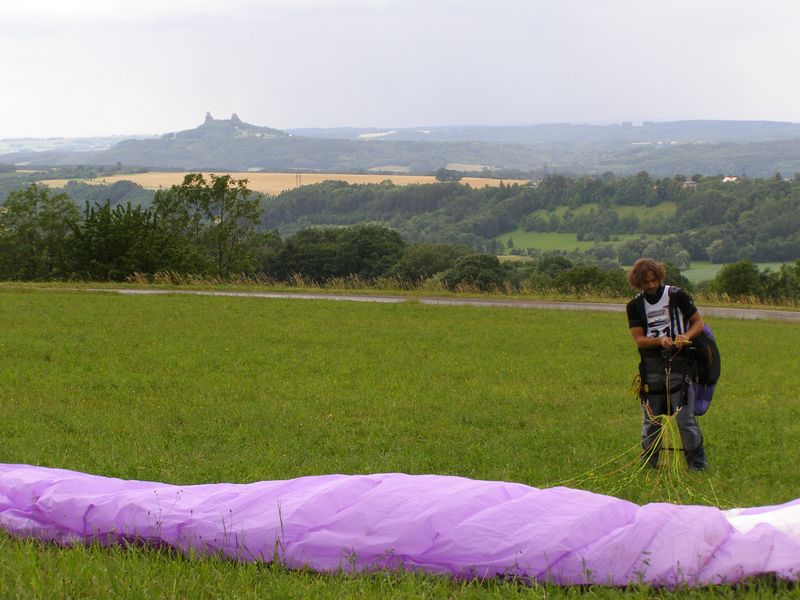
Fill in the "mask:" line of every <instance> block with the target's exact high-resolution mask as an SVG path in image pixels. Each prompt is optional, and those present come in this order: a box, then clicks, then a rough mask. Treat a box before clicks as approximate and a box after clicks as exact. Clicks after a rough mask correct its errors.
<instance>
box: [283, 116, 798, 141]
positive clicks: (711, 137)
mask: <svg viewBox="0 0 800 600" xmlns="http://www.w3.org/2000/svg"><path fill="white" fill-rule="evenodd" d="M288 131H289V133H293V134H295V135H303V136H307V137H317V138H337V139H351V140H356V139H375V140H381V141H393V140H407V141H408V140H410V141H427V142H489V143H493V144H498V143H502V144H526V145H539V144H564V143H571V144H579V143H599V144H608V145H629V144H643V143H648V142H649V143H653V144H658V143H659V142H660V143H662V144H687V143H720V142H766V141H772V140H785V139H797V138H800V123H787V122H778V121H700V120H698V121H667V122H656V121H645V122H643V123H641V124H638V125H634V124H633V123H617V124H613V125H586V124H571V123H551V124H545V125H520V126H458V127H412V128H398V129H395V128H383V129H378V128H374V127H368V128H355V127H338V128H330V129H320V128H317V129H310V128H309V129H290V130H288Z"/></svg>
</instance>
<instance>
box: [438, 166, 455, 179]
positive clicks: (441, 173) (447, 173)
mask: <svg viewBox="0 0 800 600" xmlns="http://www.w3.org/2000/svg"><path fill="white" fill-rule="evenodd" d="M460 180H461V173H460V172H459V171H453V170H452V169H445V168H444V167H442V168H441V169H437V170H436V181H460Z"/></svg>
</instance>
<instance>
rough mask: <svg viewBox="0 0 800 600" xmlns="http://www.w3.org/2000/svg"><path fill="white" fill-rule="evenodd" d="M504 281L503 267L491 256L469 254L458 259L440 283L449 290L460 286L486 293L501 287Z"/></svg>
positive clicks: (495, 257)
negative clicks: (470, 287) (474, 288)
mask: <svg viewBox="0 0 800 600" xmlns="http://www.w3.org/2000/svg"><path fill="white" fill-rule="evenodd" d="M504 280H505V272H504V271H503V265H501V264H500V261H499V260H498V258H497V256H494V255H492V254H470V255H469V256H462V257H461V258H459V259H458V260H457V261H456V263H455V265H453V268H452V269H449V270H448V271H447V272H445V274H444V277H443V278H442V281H443V282H444V284H445V286H447V288H448V289H450V290H456V289H458V288H459V287H460V286H462V285H468V286H473V287H477V288H478V289H479V290H481V291H484V292H488V291H493V290H496V289H498V288H500V287H502V285H503V282H504Z"/></svg>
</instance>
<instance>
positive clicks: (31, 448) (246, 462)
mask: <svg viewBox="0 0 800 600" xmlns="http://www.w3.org/2000/svg"><path fill="white" fill-rule="evenodd" d="M711 324H712V325H713V327H714V330H715V333H716V334H717V338H718V340H719V343H720V346H721V350H722V353H723V359H724V361H725V362H724V375H723V379H722V380H721V382H720V385H719V386H718V391H717V396H716V398H715V400H714V403H715V405H714V406H712V408H711V410H710V412H709V414H708V415H707V416H705V417H703V418H702V426H703V429H704V434H705V436H706V438H707V448H708V452H709V458H710V462H711V466H710V469H709V471H708V472H707V473H706V474H703V475H692V476H691V477H690V478H689V480H688V487H687V489H686V493H685V496H684V497H683V498H682V500H683V501H688V502H693V503H695V502H696V503H704V502H708V501H709V500H710V499H711V500H713V502H714V503H715V504H717V505H719V506H721V507H723V508H730V507H734V506H747V505H761V504H776V503H780V502H784V501H787V500H789V499H793V498H795V497H797V495H798V488H797V478H796V468H795V467H794V465H796V464H798V462H800V448H799V447H798V445H797V444H796V443H794V440H797V439H798V437H799V436H800V420H799V418H798V417H800V411H798V382H799V381H800V374H798V372H797V370H796V369H794V368H793V365H794V364H796V351H797V350H796V349H797V348H798V346H800V327H797V326H794V325H787V324H785V323H771V322H752V321H731V320H722V319H715V320H713V321H711ZM0 351H2V356H3V360H2V362H0V378H2V381H3V386H2V388H0V407H1V408H2V416H3V418H2V419H0V440H2V444H1V445H0V462H6V463H30V464H40V465H46V466H54V467H61V468H68V469H76V470H81V471H87V472H91V473H97V474H102V475H107V476H114V477H123V478H135V479H144V480H158V481H166V482H171V483H181V484H191V483H204V482H220V481H230V482H249V481H257V480H263V479H276V478H290V477H297V476H301V475H310V474H322V473H374V472H389V471H400V472H405V473H439V474H454V475H463V476H467V477H474V478H482V479H493V480H507V481H517V482H522V483H526V484H529V485H533V486H537V487H542V486H548V485H552V484H554V483H558V482H562V481H565V480H570V479H573V478H577V479H574V481H575V483H573V484H572V485H574V486H576V487H583V488H585V489H590V490H592V491H596V492H601V493H610V492H612V491H613V492H615V493H616V495H618V496H620V497H623V498H627V499H629V500H632V501H635V502H640V503H644V502H651V501H660V500H667V499H670V498H671V497H672V496H671V492H670V490H668V489H664V488H662V487H661V486H659V485H658V483H657V482H655V481H653V480H652V479H651V478H650V476H649V475H648V474H641V475H636V476H635V477H634V478H633V479H632V480H631V481H632V483H631V485H628V486H627V487H624V488H621V489H619V488H618V487H617V482H614V481H611V480H610V479H604V478H602V477H601V478H594V479H587V478H585V477H583V478H582V477H581V475H582V474H585V473H586V472H587V471H589V470H591V469H593V468H594V467H596V466H597V465H599V464H601V463H603V462H605V461H606V460H607V459H609V458H611V457H612V456H615V455H617V454H618V453H620V452H622V451H623V450H625V449H626V448H628V449H632V451H633V452H634V455H635V452H636V450H635V447H636V444H637V438H638V431H639V425H640V423H639V421H640V415H639V411H638V404H637V402H636V401H635V400H633V399H632V398H631V397H630V395H629V393H628V387H629V384H630V380H631V377H632V375H633V374H634V372H635V369H636V363H637V357H636V352H635V350H634V347H633V344H632V342H631V340H630V336H629V334H628V332H627V328H626V323H625V319H624V316H623V315H622V314H607V313H592V312H586V313H583V312H563V313H562V312H545V311H533V310H523V309H491V308H475V307H440V306H425V305H420V304H415V303H413V302H410V303H404V304H395V305H379V304H362V303H345V302H325V301H313V302H312V301H296V300H264V299H255V298H222V297H220V298H214V297H194V296H153V297H128V296H115V295H92V294H90V293H76V292H66V291H64V292H52V291H49V292H48V291H41V290H34V289H31V290H27V291H19V290H12V289H2V290H0ZM47 590H56V591H55V592H52V591H50V592H48V591H47ZM776 590H777V591H776ZM786 591H787V588H786V586H784V585H782V584H778V585H777V587H776V588H773V585H772V584H771V583H769V582H767V583H763V584H757V585H756V586H755V587H754V588H752V589H750V588H730V587H722V588H719V589H716V590H711V591H706V592H704V593H701V594H700V595H708V597H718V594H723V595H727V597H734V595H736V597H739V596H740V595H742V594H744V593H747V594H750V593H752V596H751V597H763V596H764V595H771V594H773V593H774V594H775V595H779V594H780V593H784V592H786ZM627 593H628V595H632V596H637V595H638V596H637V597H646V596H648V595H649V594H650V593H651V591H650V590H646V589H645V590H638V591H637V590H628V592H627ZM543 594H547V596H548V597H551V596H570V595H571V596H577V595H579V594H583V595H586V594H589V597H618V596H623V595H625V594H624V593H623V592H622V591H619V590H605V589H601V588H593V589H589V590H586V589H583V590H558V589H554V588H547V589H545V588H540V587H532V588H529V587H526V586H522V585H519V584H517V583H513V582H499V581H495V582H489V583H465V582H451V581H449V580H446V579H441V578H436V577H424V576H420V575H413V574H405V575H402V574H378V575H374V576H371V577H362V578H348V577H345V576H321V575H315V574H312V573H304V572H300V573H297V572H291V573H290V572H285V571H283V570H282V569H280V568H279V567H276V566H266V567H265V566H263V565H262V566H255V565H237V564H233V563H229V562H223V561H218V560H214V559H210V560H193V559H190V558H180V557H175V556H172V555H170V554H169V553H168V552H165V551H154V550H148V549H144V548H130V549H127V550H124V549H110V550H109V549H103V548H88V549H87V548H75V549H59V548H54V547H51V546H43V545H40V544H36V543H32V542H19V541H15V540H10V539H9V538H7V537H6V536H0V596H3V597H14V596H20V597H28V596H55V597H62V596H67V595H71V596H73V597H97V598H104V597H109V596H141V597H151V596H161V597H195V596H199V597H222V596H225V597H256V596H259V597H260V596H263V595H273V596H276V597H319V596H325V597H341V596H351V597H374V596H375V595H382V596H386V595H401V596H424V597H453V596H458V597H488V596H492V597H509V596H520V597H522V596H529V597H542V596H543ZM582 597H583V596H582ZM664 597H669V592H664Z"/></svg>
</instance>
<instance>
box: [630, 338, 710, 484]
mask: <svg viewBox="0 0 800 600" xmlns="http://www.w3.org/2000/svg"><path fill="white" fill-rule="evenodd" d="M643 360H644V375H645V383H646V384H647V391H646V392H645V398H646V406H645V404H642V416H643V419H642V451H643V456H644V457H646V460H647V464H648V466H651V467H655V466H656V465H657V464H658V457H659V454H660V450H661V448H660V443H659V439H658V433H659V431H660V430H661V424H660V423H659V422H658V421H656V420H654V419H652V418H651V415H652V416H653V417H655V416H658V415H664V414H675V413H677V416H676V417H675V420H676V421H677V423H678V430H679V432H680V436H681V443H682V444H683V452H684V455H685V457H686V463H687V464H688V465H689V468H690V469H705V468H706V466H707V462H706V453H705V450H704V449H703V434H702V433H701V432H700V426H699V425H698V423H697V419H696V418H695V414H694V393H693V391H692V388H691V386H690V385H689V381H688V372H689V364H688V360H687V358H686V357H684V356H675V357H673V358H672V360H668V359H667V358H665V357H664V356H662V355H661V354H660V353H659V354H658V355H652V356H645V358H644V359H643ZM668 370H669V373H668V372H667V371H668ZM648 408H649V414H648ZM651 449H652V452H651Z"/></svg>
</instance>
